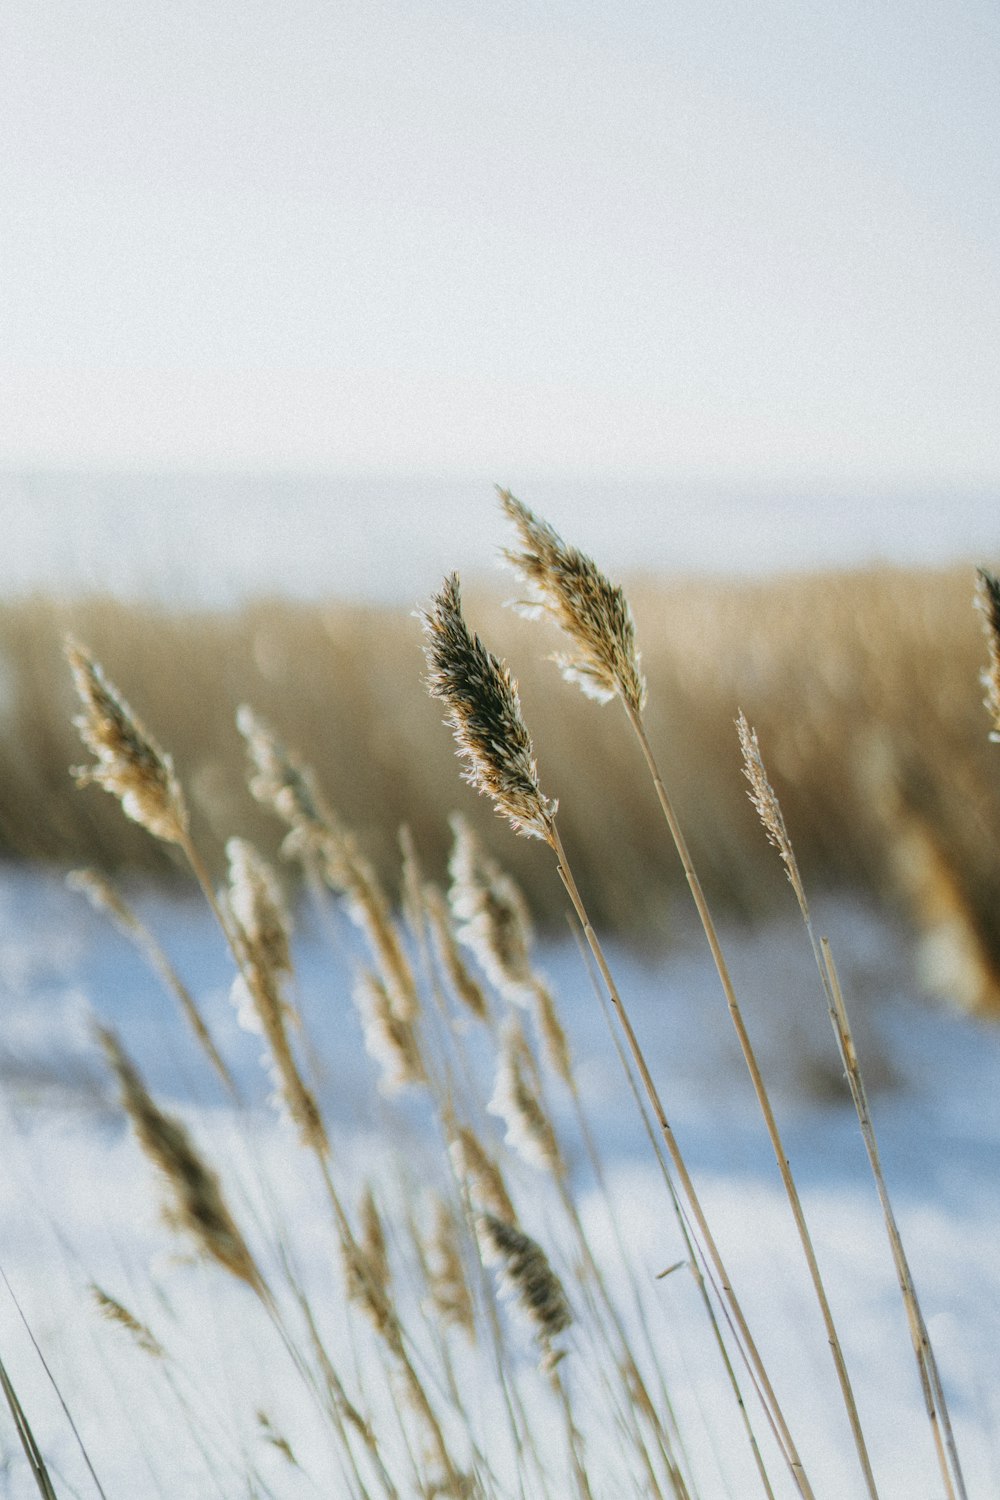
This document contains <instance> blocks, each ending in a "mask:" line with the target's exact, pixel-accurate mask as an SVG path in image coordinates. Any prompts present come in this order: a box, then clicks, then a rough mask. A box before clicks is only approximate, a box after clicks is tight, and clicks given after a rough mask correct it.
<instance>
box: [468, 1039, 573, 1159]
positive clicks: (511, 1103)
mask: <svg viewBox="0 0 1000 1500" xmlns="http://www.w3.org/2000/svg"><path fill="white" fill-rule="evenodd" d="M529 1059H530V1053H529V1051H528V1044H527V1042H526V1041H525V1038H524V1033H523V1032H522V1030H521V1028H520V1026H518V1025H512V1026H507V1027H506V1028H505V1030H504V1036H503V1042H502V1046H501V1050H500V1065H499V1067H498V1069H497V1077H496V1084H495V1087H494V1089H493V1097H492V1098H491V1100H490V1102H489V1104H488V1105H487V1106H486V1107H487V1109H488V1110H489V1112H490V1114H491V1115H497V1116H499V1118H500V1119H501V1120H503V1122H504V1124H505V1125H506V1127H507V1134H506V1141H507V1144H508V1146H510V1147H511V1148H512V1149H513V1150H515V1151H517V1153H518V1155H519V1156H521V1157H523V1159H524V1160H525V1161H526V1162H530V1164H531V1165H532V1166H533V1167H538V1168H539V1169H541V1170H542V1171H549V1172H553V1173H554V1174H555V1175H556V1176H559V1175H560V1174H561V1173H562V1172H563V1171H564V1166H563V1160H562V1156H561V1154H560V1151H559V1146H558V1143H557V1141H556V1137H555V1132H554V1130H553V1129H552V1125H551V1122H550V1121H549V1118H548V1116H547V1115H546V1113H545V1111H544V1109H543V1108H542V1106H541V1103H540V1102H539V1100H538V1097H537V1095H536V1094H535V1092H534V1091H533V1089H532V1088H531V1086H530V1084H529V1083H528V1079H527V1077H526V1065H527V1064H528V1062H529Z"/></svg>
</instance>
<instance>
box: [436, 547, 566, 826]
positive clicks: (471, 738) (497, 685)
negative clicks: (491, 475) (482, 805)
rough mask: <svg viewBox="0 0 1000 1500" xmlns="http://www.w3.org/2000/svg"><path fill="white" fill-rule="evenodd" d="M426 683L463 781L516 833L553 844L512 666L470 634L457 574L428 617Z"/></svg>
mask: <svg viewBox="0 0 1000 1500" xmlns="http://www.w3.org/2000/svg"><path fill="white" fill-rule="evenodd" d="M422 618H423V622H424V631H425V633H426V635H427V642H426V645H425V648H424V650H425V655H426V658H427V667H428V676H427V686H428V689H429V691H430V694H431V696H432V697H433V698H439V699H440V700H441V701H442V702H443V703H444V704H445V706H446V708H447V714H446V721H447V723H448V724H449V725H450V726H451V729H452V732H453V733H454V736H455V740H456V742H457V744H458V753H459V755H460V756H461V757H462V759H463V760H464V761H465V762H466V769H465V771H464V772H463V775H464V777H465V780H466V781H467V782H468V783H469V785H470V786H473V787H475V789H476V790H477V791H478V792H481V793H482V794H483V795H484V796H487V797H489V798H491V800H492V802H493V804H494V806H495V808H496V810H497V812H498V813H499V814H500V815H501V816H502V817H505V818H508V819H509V820H510V822H511V824H512V825H513V827H514V830H515V832H517V833H523V834H526V835H528V836H529V837H532V838H539V839H545V841H546V842H551V827H552V818H553V816H554V814H555V804H554V803H552V802H550V801H549V800H548V799H547V798H546V797H544V796H543V795H542V790H541V787H540V786H539V783H538V768H537V766H536V765H535V759H534V751H533V748H532V744H531V737H530V735H529V734H528V731H527V728H526V726H525V723H524V719H523V718H522V716H521V703H520V699H519V698H518V693H517V684H516V683H515V682H514V679H513V678H512V677H511V674H510V671H509V669H508V668H507V667H506V666H505V665H504V663H503V662H502V661H500V660H499V658H498V657H496V656H494V655H493V653H492V652H490V651H487V649H486V647H485V646H484V645H483V643H482V641H481V640H480V639H479V637H478V636H477V635H476V636H474V635H473V634H472V633H471V631H470V630H469V627H468V625H467V624H466V622H465V617H464V616H463V614H462V600H461V594H460V592H459V586H458V577H457V575H456V574H454V573H452V574H451V575H450V576H449V577H448V578H447V579H446V580H445V582H444V586H443V587H442V589H441V592H440V593H439V594H437V595H435V598H434V603H433V605H432V607H431V608H430V609H429V610H426V611H425V612H424V613H423V616H422Z"/></svg>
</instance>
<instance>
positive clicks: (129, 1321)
mask: <svg viewBox="0 0 1000 1500" xmlns="http://www.w3.org/2000/svg"><path fill="white" fill-rule="evenodd" d="M90 1295H91V1296H92V1297H93V1299H94V1301H95V1303H96V1304H97V1307H98V1309H99V1310H100V1312H101V1314H102V1315H103V1316H104V1317H105V1318H106V1319H107V1320H108V1322H109V1323H116V1324H117V1325H118V1327H119V1328H124V1330H125V1332H126V1333H127V1334H129V1335H130V1337H131V1338H132V1340H133V1342H134V1343H135V1345H136V1347H137V1348H138V1349H141V1350H142V1352H143V1353H144V1354H148V1355H150V1357H151V1358H153V1359H163V1358H164V1350H163V1345H162V1344H161V1343H160V1341H159V1339H158V1338H157V1337H156V1335H155V1333H153V1332H152V1330H151V1329H149V1328H148V1327H147V1326H146V1324H145V1323H143V1322H141V1321H140V1320H139V1319H138V1318H137V1317H135V1315H134V1314H133V1313H130V1312H129V1310H128V1308H127V1307H124V1306H123V1305H122V1303H121V1302H119V1301H118V1299H117V1297H112V1296H111V1295H110V1293H108V1292H106V1291H104V1289H103V1288H102V1287H99V1286H98V1285H97V1283H96V1282H93V1281H92V1282H91V1283H90Z"/></svg>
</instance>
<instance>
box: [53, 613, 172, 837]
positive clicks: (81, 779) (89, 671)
mask: <svg viewBox="0 0 1000 1500" xmlns="http://www.w3.org/2000/svg"><path fill="white" fill-rule="evenodd" d="M65 650H66V660H67V661H68V662H69V666H70V671H71V672H72V674H73V683H74V686H75V687H76V691H77V694H78V696H79V699H80V702H81V704H82V706H83V712H82V713H81V714H79V715H78V716H77V717H76V718H75V719H74V720H73V723H74V724H75V725H76V728H77V729H78V730H79V733H80V738H81V739H82V740H83V743H84V744H85V745H86V747H87V749H88V750H89V751H90V752H91V753H92V755H93V756H94V757H95V762H94V764H93V765H91V766H82V767H80V768H78V769H77V770H76V771H75V772H74V774H75V776H76V780H77V784H78V785H79V786H87V785H89V784H90V783H91V782H94V783H96V784H97V785H98V786H101V787H103V788H104V790H105V791H106V792H110V793H111V795H112V796H113V797H117V798H118V800H119V802H120V803H121V806H122V812H123V813H124V814H125V816H126V817H128V818H131V819H132V820H133V822H135V823H139V824H140V825H141V826H142V827H143V828H145V829H146V830H147V832H149V833H151V834H152V835H153V837H154V838H158V839H163V840H164V841H165V842H166V843H169V844H180V843H183V842H184V839H185V838H186V835H187V829H188V811H187V804H186V803H185V800H184V793H183V791H182V790H181V785H180V782H179V781H178V780H177V777H176V775H175V774H174V765H173V761H172V760H171V759H170V756H169V755H167V754H166V753H165V752H164V751H163V750H161V749H160V747H159V745H158V744H157V743H156V741H155V740H154V739H153V737H152V736H151V735H150V734H149V733H148V731H147V730H146V729H145V728H144V727H143V725H142V724H141V723H140V721H139V720H138V718H137V717H136V716H135V714H134V713H133V712H132V710H131V709H130V708H129V706H128V704H127V703H126V702H125V700H124V698H122V696H121V694H120V693H119V692H118V690H117V688H115V687H114V686H113V685H112V684H111V683H110V682H109V681H108V679H107V678H106V677H105V675H104V672H103V670H102V669H101V667H100V666H99V665H98V663H97V662H96V661H95V660H94V658H93V657H92V656H91V654H90V652H89V651H87V650H86V649H85V647H83V646H81V645H80V644H79V642H78V641H74V640H72V639H68V640H67V641H66V646H65Z"/></svg>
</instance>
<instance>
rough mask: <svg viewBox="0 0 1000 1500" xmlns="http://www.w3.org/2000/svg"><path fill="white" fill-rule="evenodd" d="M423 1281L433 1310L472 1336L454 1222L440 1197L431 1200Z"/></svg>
mask: <svg viewBox="0 0 1000 1500" xmlns="http://www.w3.org/2000/svg"><path fill="white" fill-rule="evenodd" d="M426 1261H427V1284H428V1290H429V1291H430V1294H431V1302H432V1303H433V1306H434V1310H435V1312H436V1313H437V1314H438V1315H439V1317H440V1318H441V1319H442V1321H443V1322H444V1323H445V1324H446V1325H447V1326H449V1327H457V1328H461V1329H462V1330H463V1331H464V1332H465V1333H467V1334H468V1336H469V1337H470V1338H473V1337H474V1336H475V1323H476V1320H475V1312H474V1309H473V1304H472V1294H471V1292H470V1291H469V1283H468V1280H467V1279H466V1275H465V1267H464V1265H463V1263H462V1251H461V1240H460V1234H459V1226H458V1222H457V1220H456V1218H455V1215H454V1213H453V1212H452V1210H451V1209H450V1208H449V1206H448V1204H447V1203H446V1202H445V1201H444V1199H443V1198H440V1197H435V1199H434V1226H433V1230H432V1233H431V1238H430V1242H429V1244H428V1246H427V1254H426Z"/></svg>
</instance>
